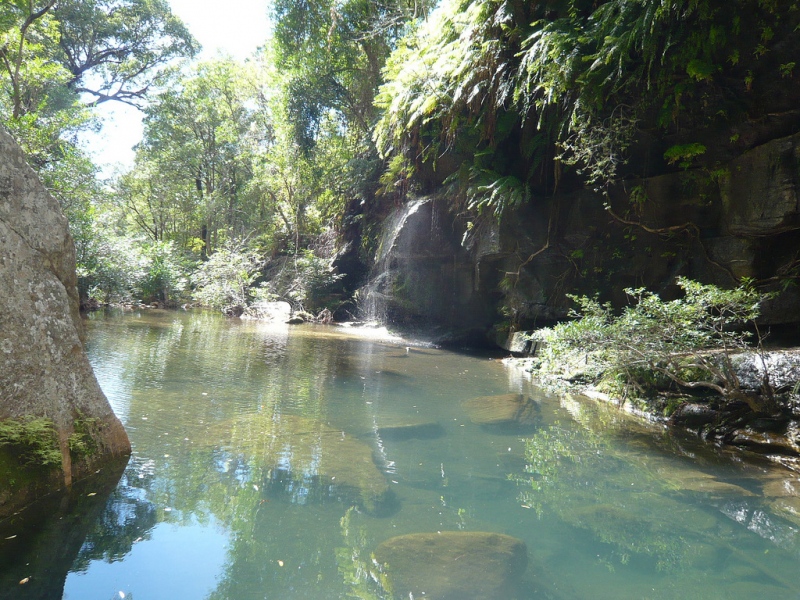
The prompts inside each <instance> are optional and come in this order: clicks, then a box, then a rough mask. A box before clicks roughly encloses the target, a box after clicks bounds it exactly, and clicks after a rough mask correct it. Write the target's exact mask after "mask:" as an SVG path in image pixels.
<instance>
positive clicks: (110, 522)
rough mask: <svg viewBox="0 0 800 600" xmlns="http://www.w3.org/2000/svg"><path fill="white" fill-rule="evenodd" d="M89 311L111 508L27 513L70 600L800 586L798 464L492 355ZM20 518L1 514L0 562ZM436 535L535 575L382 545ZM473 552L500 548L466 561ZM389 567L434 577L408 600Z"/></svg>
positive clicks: (700, 593)
mask: <svg viewBox="0 0 800 600" xmlns="http://www.w3.org/2000/svg"><path fill="white" fill-rule="evenodd" d="M87 326H88V332H89V342H88V351H89V354H90V359H91V361H92V364H93V366H94V368H95V371H96V373H97V376H98V379H99V381H100V383H101V386H102V387H103V389H104V391H105V392H106V394H107V395H108V396H109V400H110V401H111V403H112V405H113V406H114V408H115V410H116V411H117V413H118V414H119V415H120V417H121V418H122V420H123V421H124V423H125V426H126V428H127V430H128V432H129V434H130V437H131V441H132V444H133V452H134V453H133V456H132V457H131V460H130V462H129V464H128V467H127V469H126V471H125V473H124V475H123V477H122V480H121V481H120V482H119V484H118V485H117V487H116V489H115V490H114V491H113V492H112V493H111V494H110V496H109V497H108V498H107V500H105V501H104V502H105V504H104V507H101V510H92V511H87V512H86V513H85V514H83V515H81V514H78V515H75V516H74V517H73V518H74V519H75V524H74V526H72V528H71V529H70V533H69V536H71V538H70V539H72V538H74V539H75V540H76V541H80V540H82V544H80V543H78V544H72V546H70V543H71V542H70V543H68V542H67V540H61V539H60V538H59V537H58V536H63V535H66V534H64V533H61V532H63V530H64V528H63V527H60V528H59V527H57V526H50V525H48V524H47V523H48V520H47V519H48V517H47V514H48V513H47V510H45V509H43V512H42V515H41V516H40V517H38V516H37V517H36V519H35V521H36V522H37V523H39V524H38V525H37V527H36V528H37V531H39V530H41V531H43V532H50V533H46V535H47V536H49V537H47V538H46V540H47V542H46V543H47V544H50V545H52V544H61V545H63V546H64V547H65V548H66V547H68V546H69V547H74V548H75V550H74V552H75V555H74V557H72V558H69V559H68V560H70V561H71V567H69V568H68V571H69V572H68V573H66V572H65V573H62V574H59V573H58V572H57V569H50V570H49V572H50V573H52V577H53V579H54V586H55V588H58V589H61V588H60V587H59V586H60V585H62V584H61V583H59V582H58V581H57V580H58V578H59V577H61V582H64V581H65V584H63V585H64V587H63V590H64V597H65V598H70V599H78V598H100V599H101V600H106V599H109V598H112V597H114V598H117V597H119V598H121V597H122V596H119V594H120V593H122V594H124V596H125V597H126V598H138V599H139V600H142V599H153V598H155V599H158V598H170V599H172V598H211V599H250V598H254V599H255V598H271V599H272V598H274V599H281V600H285V599H286V600H289V599H296V600H331V599H339V598H342V599H343V598H362V599H365V600H369V599H379V598H392V597H398V598H409V597H410V596H409V591H410V592H411V594H412V595H413V597H414V598H417V599H419V598H421V597H427V598H439V599H440V600H469V599H470V598H474V599H482V600H494V599H496V600H511V599H513V598H517V599H518V600H528V599H535V598H543V599H559V600H569V599H586V600H589V599H592V600H593V599H604V598H608V599H619V598H654V599H655V598H659V599H679V598H680V599H684V598H703V599H706V598H712V599H713V598H720V599H738V598H759V599H769V598H797V597H799V596H800V573H798V569H797V564H798V558H800V516H798V515H800V480H798V478H797V477H796V476H795V475H794V474H792V473H790V472H787V471H782V470H777V469H775V468H774V467H772V466H770V465H769V464H767V463H765V462H760V461H759V460H758V459H757V458H752V459H747V460H745V459H744V458H743V456H742V455H741V454H734V453H726V452H722V451H717V450H714V449H712V448H708V447H706V446H703V445H701V444H698V443H697V442H696V440H693V439H691V438H688V437H683V436H680V435H667V433H666V432H665V431H664V430H663V429H660V428H657V427H654V426H650V425H645V424H642V423H641V422H640V421H637V420H636V419H634V418H632V417H630V416H627V415H625V414H624V413H621V412H619V411H617V410H616V409H614V408H613V407H603V406H598V405H596V404H594V403H592V402H591V401H589V400H587V399H581V398H577V397H570V396H565V397H563V398H556V397H548V396H547V395H545V394H543V393H542V392H541V391H539V390H537V389H536V388H535V387H533V386H532V385H531V384H530V383H529V382H528V381H527V380H526V379H525V378H524V377H523V376H521V374H520V373H516V372H514V371H513V370H510V369H507V368H505V367H504V366H503V365H502V364H501V363H500V361H499V360H491V359H489V358H487V357H476V356H468V355H463V354H456V353H451V352H444V351H440V350H437V349H433V348H426V347H421V346H415V345H413V344H409V343H407V342H403V341H402V340H397V339H393V338H391V337H389V336H387V335H386V332H385V331H377V330H370V331H369V335H366V336H365V335H362V334H363V333H364V331H363V330H362V331H358V332H355V331H351V330H346V329H345V328H340V327H321V326H299V327H291V328H290V327H287V326H284V325H279V326H276V325H268V324H265V323H261V322H255V321H239V320H226V319H223V318H220V317H217V316H216V315H212V314H208V313H202V312H192V313H179V312H164V311H149V312H142V313H130V314H122V313H110V314H107V315H102V314H97V315H93V316H92V317H91V318H90V320H89V321H88V323H87ZM354 333H357V335H354ZM478 397H480V400H471V399H475V398H478ZM86 485H87V486H89V488H88V489H91V485H92V483H91V482H88V483H87V484H86ZM76 493H78V492H76ZM80 493H81V494H83V495H84V496H85V495H86V492H85V491H82V492H80ZM31 514H33V513H31ZM31 518H32V517H31ZM62 518H63V515H61V516H57V517H53V519H62ZM28 522H32V521H31V520H30V519H29V520H28ZM58 522H61V521H58ZM14 527H17V529H14ZM20 528H22V525H20V524H18V523H17V522H16V521H14V522H9V523H6V524H3V523H0V558H2V557H3V556H6V554H4V552H5V551H6V549H7V552H12V549H11V546H8V544H10V543H12V542H8V541H4V540H6V538H11V536H14V535H16V536H17V537H16V538H13V540H14V541H15V543H17V542H19V541H20V540H22V539H24V538H25V531H23V530H22V529H20ZM53 531H55V532H59V533H53ZM437 532H444V533H446V532H486V533H491V534H506V535H510V536H513V537H514V538H518V539H519V540H521V541H522V542H524V543H525V545H526V547H527V556H528V560H527V563H526V564H527V566H525V563H523V564H522V567H521V568H522V570H521V571H519V569H517V567H514V568H512V567H510V566H509V565H504V564H502V563H498V564H495V565H494V566H491V565H492V560H493V559H490V558H489V554H488V552H489V551H488V550H487V549H484V548H483V547H482V546H480V545H479V542H475V541H473V542H471V543H472V546H469V547H467V548H466V549H464V550H463V551H462V550H460V549H459V550H458V553H457V554H456V555H454V556H452V557H451V556H448V555H447V552H448V550H449V549H448V548H442V550H441V554H437V555H436V556H434V555H430V556H428V558H427V559H423V560H419V558H417V561H418V562H417V563H416V564H415V565H412V566H411V567H410V569H411V573H412V574H413V576H412V580H418V581H415V583H413V584H406V583H404V581H403V579H402V577H401V576H400V575H397V574H396V573H397V572H398V570H400V567H398V566H397V565H396V564H395V565H394V568H395V571H394V573H395V575H394V577H395V579H392V578H391V576H392V571H391V567H392V565H391V564H390V569H389V571H388V575H387V572H384V571H383V570H382V569H381V568H379V567H378V566H376V565H375V563H374V562H373V561H372V559H371V555H372V553H373V552H376V549H378V548H379V546H380V545H381V543H382V542H385V541H387V540H390V539H391V538H394V537H395V536H401V535H405V534H416V533H420V534H433V535H444V533H443V534H439V533H437ZM28 535H32V534H31V533H29V534H28ZM36 535H37V536H39V537H41V536H42V535H45V533H37V534H36ZM20 536H21V537H20ZM42 539H45V538H42ZM448 539H449V538H448ZM469 539H473V538H469ZM476 539H477V538H476ZM486 539H489V538H486ZM491 539H493V540H495V539H496V538H491ZM434 540H435V538H434ZM39 543H44V542H34V540H27V541H26V545H25V546H24V548H27V549H23V550H19V551H17V550H14V552H15V553H16V554H15V557H14V560H13V561H11V562H10V563H9V565H11V566H8V567H7V568H5V570H4V567H3V565H2V564H0V598H5V597H9V598H11V597H17V596H16V595H15V594H17V593H18V592H19V590H20V589H21V588H20V584H19V581H20V580H21V579H22V578H23V577H24V576H25V575H24V573H25V569H30V568H32V567H31V566H30V565H31V564H32V563H35V561H36V560H37V559H36V557H37V556H39V555H40V552H39V551H38V550H37V548H38V546H37V544H39ZM453 543H457V542H453ZM4 544H6V546H4ZM476 544H478V545H477V546H476ZM451 545H452V544H451ZM475 548H477V551H478V552H484V551H485V552H487V554H486V557H483V555H481V554H479V555H478V556H479V557H480V559H479V560H476V561H475V562H473V563H470V564H471V565H472V566H471V567H465V569H466V570H464V571H458V569H459V567H460V566H461V564H462V563H466V562H468V561H469V560H471V559H470V558H467V554H468V553H469V552H473V551H475ZM416 554H418V556H419V557H424V553H423V552H422V550H421V549H420V550H419V551H416ZM17 555H18V556H17ZM8 556H10V555H8ZM484 558H485V559H484ZM437 560H441V561H445V562H444V563H442V564H444V565H445V566H441V565H439V563H437V562H436V561H437ZM448 561H449V562H448ZM459 561H461V562H459ZM395 562H400V559H399V558H397V559H395ZM12 563H13V564H12ZM26 565H27V566H26ZM436 565H439V566H436ZM428 567H430V568H428ZM65 568H66V567H65ZM426 569H427V571H426ZM514 569H517V571H514ZM393 581H394V582H395V584H396V585H397V586H400V587H402V586H403V585H409V586H413V585H417V584H418V585H425V586H428V587H427V591H426V590H425V589H411V588H409V589H408V590H405V591H403V590H400V589H396V590H395V595H394V596H393V595H392V593H391V592H389V591H388V587H389V586H390V585H391V584H392V582H393ZM398 582H399V583H398ZM423 582H424V583H423ZM32 584H35V582H34V580H33V579H31V580H30V582H29V583H27V584H26V585H27V586H32ZM460 585H461V586H462V587H459V586H460ZM463 586H467V587H468V588H469V589H465V588H464V587H463ZM469 586H472V587H469ZM25 589H26V590H31V593H32V595H31V596H30V597H36V596H35V594H33V591H34V590H35V588H34V587H27V588H25ZM482 590H483V591H482ZM485 590H492V591H485ZM422 591H426V594H425V595H424V596H423V595H422ZM26 597H27V596H26ZM40 597H45V596H42V595H41V594H40Z"/></svg>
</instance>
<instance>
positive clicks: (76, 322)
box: [0, 128, 130, 516]
mask: <svg viewBox="0 0 800 600" xmlns="http://www.w3.org/2000/svg"><path fill="white" fill-rule="evenodd" d="M0 289H2V290H3V292H2V294H0V357H2V359H1V360H2V368H1V369H0V423H2V424H3V425H4V428H5V430H6V433H8V435H7V436H6V437H5V438H4V443H3V444H0V455H2V456H0V470H2V473H0V480H3V481H8V482H13V481H18V480H20V479H19V477H17V476H16V475H15V470H20V471H21V472H22V474H23V475H25V479H26V480H28V481H27V483H26V485H28V484H30V485H29V486H28V487H27V489H28V490H38V491H31V492H30V493H27V492H25V491H24V490H16V492H15V491H14V490H12V491H11V493H10V494H9V495H8V497H13V498H15V499H16V500H10V501H8V502H6V503H5V506H4V505H3V502H2V500H1V499H0V516H2V514H3V512H4V511H6V510H10V509H11V508H12V506H11V505H12V504H18V503H25V502H27V501H30V500H32V499H33V498H34V497H36V496H38V495H39V494H41V493H44V492H46V491H50V490H51V489H52V487H53V486H54V485H55V486H58V485H65V484H66V485H69V484H70V483H71V482H72V480H73V479H75V478H79V477H83V476H85V475H86V474H88V473H90V472H93V471H95V470H97V469H98V468H99V466H100V464H101V463H102V462H103V461H104V460H107V459H108V457H110V456H122V455H127V454H129V453H130V443H129V441H128V437H127V435H126V434H125V431H124V429H123V428H122V424H121V423H120V421H119V420H118V419H117V417H116V416H115V415H114V413H113V411H112V410H111V407H110V406H109V404H108V401H107V399H106V397H105V396H104V395H103V392H102V391H101V389H100V386H99V385H98V383H97V380H96V379H95V376H94V373H93V372H92V368H91V366H90V364H89V360H88V359H87V357H86V354H85V353H84V350H83V345H82V343H81V337H82V332H83V327H82V324H81V320H80V314H79V311H78V309H79V306H78V304H79V300H78V292H77V276H76V272H75V247H74V244H73V242H72V238H71V237H70V234H69V229H68V226H67V220H66V218H65V217H64V215H63V214H62V213H61V210H60V208H59V206H58V203H57V202H56V200H55V199H54V198H53V197H52V196H51V195H50V194H49V193H48V192H47V190H46V189H45V187H44V186H43V185H42V184H41V182H40V181H39V179H38V178H37V176H36V174H35V173H34V172H33V170H32V169H31V168H30V167H29V166H28V165H27V164H26V162H25V157H24V155H23V153H22V150H21V149H20V148H19V146H18V145H17V144H16V143H15V142H14V140H13V139H12V138H11V136H9V135H8V133H6V132H5V131H3V130H2V129H1V128H0ZM35 430H36V431H39V432H40V433H41V432H42V431H43V432H44V433H43V435H41V436H40V437H38V438H37V442H36V445H37V448H38V450H41V451H42V452H43V453H44V456H45V457H47V460H45V463H53V466H52V468H51V467H48V466H47V464H45V465H41V464H39V465H38V466H41V467H45V468H43V469H41V470H42V474H43V476H42V477H37V478H35V481H34V480H30V478H29V477H28V475H29V474H30V468H29V467H30V465H31V464H33V465H34V466H36V465H37V460H36V455H37V453H36V452H34V453H33V457H31V455H30V453H27V454H28V456H27V458H25V455H26V452H19V451H17V450H18V448H16V447H15V446H17V445H18V444H17V442H16V441H15V440H18V441H19V442H20V443H22V444H23V445H27V446H31V443H30V442H31V440H32V436H33V434H34V431H35ZM26 440H27V441H26ZM48 440H49V441H48ZM48 446H52V447H48ZM23 450H24V448H23ZM53 452H55V455H56V456H57V455H60V460H58V459H52V458H49V457H51V456H53ZM20 456H23V459H22V464H19V462H20V461H19V460H18V459H19V458H20ZM26 463H27V464H26ZM59 463H60V464H59ZM44 480H47V483H45V484H42V481H44ZM4 492H7V493H8V492H9V489H8V486H6V489H4Z"/></svg>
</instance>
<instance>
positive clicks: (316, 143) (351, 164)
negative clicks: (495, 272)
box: [0, 0, 800, 319]
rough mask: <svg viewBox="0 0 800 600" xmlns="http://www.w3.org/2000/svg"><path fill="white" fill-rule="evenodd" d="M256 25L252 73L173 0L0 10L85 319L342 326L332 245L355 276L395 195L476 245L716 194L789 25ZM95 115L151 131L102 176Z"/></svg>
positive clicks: (369, 7)
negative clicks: (72, 245)
mask: <svg viewBox="0 0 800 600" xmlns="http://www.w3.org/2000/svg"><path fill="white" fill-rule="evenodd" d="M270 16H271V19H272V22H273V26H274V27H273V29H272V32H271V33H268V32H265V43H264V46H263V48H262V49H261V50H259V51H258V52H257V53H256V54H255V55H254V56H252V57H251V58H250V59H249V60H247V61H245V62H239V61H236V60H234V59H232V58H230V57H225V56H219V57H217V58H215V59H212V60H206V61H203V62H196V61H192V60H191V59H193V58H194V56H195V54H196V53H197V51H198V45H197V43H196V41H195V40H194V39H193V38H192V36H191V35H190V33H189V32H188V30H187V29H186V27H185V26H184V25H183V24H182V23H181V22H180V20H179V19H177V18H176V17H175V16H174V15H173V14H172V13H171V12H170V10H169V6H168V3H167V2H166V0H89V1H84V0H81V1H78V0H64V1H59V2H55V0H37V1H33V0H30V1H29V0H12V1H11V2H6V3H5V4H3V6H2V8H0V118H2V120H3V122H4V125H5V126H6V127H7V128H8V129H9V130H10V131H11V133H12V134H13V135H14V136H15V137H16V138H17V140H19V142H20V143H21V144H22V146H23V148H24V149H25V151H26V152H27V154H28V157H29V160H30V162H31V164H32V166H33V167H34V168H35V169H36V170H37V171H38V172H39V174H40V176H41V177H42V179H43V180H44V182H45V184H46V185H47V186H48V187H49V188H50V189H51V190H52V191H53V193H54V194H55V196H56V197H57V198H58V199H59V201H60V202H61V203H62V206H63V207H64V210H65V213H66V214H67V216H68V219H69V221H70V226H71V229H72V233H73V237H74V239H75V242H76V249H77V256H78V271H79V277H80V293H81V298H82V301H83V302H85V303H89V304H91V303H104V302H112V301H116V302H137V301H143V302H148V303H153V302H158V303H159V304H160V305H167V306H171V305H178V304H181V303H184V302H192V301H195V302H200V303H202V304H205V305H207V306H211V307H214V308H217V309H221V310H225V311H226V312H229V313H231V314H239V313H240V312H241V311H243V310H246V309H247V307H248V306H249V305H250V304H251V303H252V302H254V301H257V300H268V299H286V300H289V301H290V302H292V303H293V304H295V305H296V308H308V309H309V310H313V311H319V310H321V309H323V308H330V309H335V308H336V306H338V305H340V303H341V301H342V300H344V299H346V297H347V296H348V295H350V294H352V292H353V291H354V290H353V289H345V288H344V283H343V282H344V281H347V279H343V276H344V275H345V274H343V273H337V272H335V271H334V269H333V267H332V258H333V256H334V255H335V249H336V247H337V241H338V240H341V239H342V238H343V237H346V238H347V241H349V242H355V244H354V245H353V247H356V248H357V247H358V244H359V242H360V249H361V258H362V259H363V260H364V261H365V262H369V261H370V260H371V257H370V256H367V255H368V254H369V250H370V249H371V248H372V247H374V245H375V239H376V236H377V234H376V229H377V228H376V223H377V222H380V221H381V219H383V218H384V217H385V215H386V214H387V212H388V211H389V210H391V209H392V208H393V206H394V205H396V204H401V203H402V202H403V201H404V199H405V197H406V196H407V195H408V194H409V193H415V192H429V191H433V190H442V189H443V188H444V190H445V192H446V194H447V197H448V198H449V199H450V200H451V208H452V211H453V213H454V214H457V215H458V219H461V220H462V221H463V222H464V223H467V229H468V230H475V231H480V230H481V229H480V227H481V223H482V222H486V221H496V220H500V219H501V218H504V216H505V215H513V213H514V212H515V211H518V210H519V209H522V208H525V207H528V206H530V205H532V204H535V203H540V202H543V201H544V200H543V199H544V198H546V197H548V196H550V195H552V194H554V193H555V192H556V191H560V190H562V189H568V190H570V189H571V190H575V189H578V188H583V187H585V186H587V185H588V186H591V187H592V188H594V189H595V190H597V191H599V192H602V193H605V194H608V193H609V189H611V187H612V186H613V185H614V184H615V183H616V182H618V181H620V180H626V179H638V178H641V177H647V176H650V175H653V174H657V173H663V172H669V171H677V170H679V169H683V170H690V171H697V173H701V174H702V175H701V176H699V177H701V178H702V179H703V181H707V182H708V183H709V185H711V184H713V185H714V186H716V187H719V182H720V181H722V180H723V179H724V177H723V175H724V174H725V173H726V172H727V171H725V168H726V167H725V164H726V163H725V162H724V161H722V160H720V159H719V156H718V155H719V153H720V151H721V150H720V149H719V148H718V147H715V146H714V144H713V143H712V141H711V138H710V137H709V136H710V135H711V134H710V133H709V132H713V131H717V132H719V131H723V130H724V129H725V128H726V127H728V126H730V125H731V124H735V123H741V122H744V121H747V122H754V121H756V120H758V118H759V117H761V116H764V115H762V114H761V111H763V110H764V109H763V105H764V102H762V101H763V99H764V98H765V97H768V96H770V95H771V94H772V91H774V90H772V88H770V86H769V82H770V81H782V82H784V83H782V85H784V86H785V85H787V84H786V83H785V82H788V81H790V80H791V79H792V77H793V75H792V74H793V69H794V65H795V62H794V57H793V54H792V48H794V45H793V44H794V40H795V38H796V37H797V35H798V31H799V30H798V23H799V22H800V10H798V5H797V3H796V2H794V1H791V0H781V1H765V0H741V1H739V2H736V3H734V4H730V3H728V2H724V1H723V0H680V1H677V2H669V3H665V2H662V1H660V0H638V1H636V2H631V1H628V0H605V1H602V2H595V1H591V0H548V1H547V2H533V3H524V2H515V1H508V0H444V1H443V2H441V3H436V2H433V1H432V0H423V1H415V2H408V1H406V0H389V1H387V2H380V3H375V2H367V1H365V0H344V1H336V2H334V1H333V0H319V1H315V2H312V3H298V2H293V1H289V0H276V1H275V2H273V3H272V4H271V6H270ZM183 59H186V60H183ZM109 101H115V102H124V103H127V104H132V105H135V106H138V107H140V108H141V109H142V111H143V113H144V137H143V139H142V141H141V143H140V144H139V145H138V146H137V148H136V158H135V164H134V165H133V166H132V167H131V168H130V169H128V170H127V171H126V172H122V173H117V174H115V175H114V176H113V177H112V178H111V179H110V180H108V181H99V176H98V173H97V169H96V168H95V166H94V165H93V164H92V163H91V161H90V160H89V158H88V157H87V155H86V154H85V153H84V152H83V151H82V150H81V149H80V147H79V146H78V144H77V143H76V139H77V136H78V135H79V134H80V133H81V132H83V131H85V130H87V129H89V128H92V127H95V126H96V123H95V121H94V118H95V117H94V115H93V109H94V107H96V106H97V105H98V104H100V103H104V102H109ZM720 135H722V137H721V138H719V139H722V140H724V141H725V144H724V145H725V146H726V147H727V146H729V145H731V144H733V145H735V144H739V143H741V140H740V137H739V133H738V132H736V131H730V132H728V131H725V132H724V134H720ZM718 137H719V136H718ZM642 138H647V139H648V140H651V139H656V140H658V142H657V143H655V144H651V143H650V142H647V144H650V146H648V148H646V149H645V148H642V147H640V146H641V145H642V144H643V143H645V142H642ZM728 141H730V144H728ZM639 155H641V156H639ZM637 159H638V160H637ZM691 176H693V174H692V173H688V174H687V177H691ZM630 189H632V190H633V192H632V193H631V194H630V196H631V207H632V210H634V211H635V212H636V214H637V215H639V216H641V215H642V214H644V212H646V208H647V204H648V198H647V194H646V193H645V192H644V190H645V187H644V186H642V185H632V186H630ZM702 193H703V194H705V193H706V192H705V191H703V192H702ZM555 212H556V211H555V210H554V211H553V213H555ZM609 214H612V213H609ZM623 216H624V215H623ZM549 230H550V228H548V231H549ZM628 239H629V240H630V241H634V240H635V239H636V237H635V236H634V235H633V234H631V235H630V236H629V237H628ZM545 248H546V249H553V250H555V248H554V247H551V245H550V240H549V237H548V242H547V244H546V245H545ZM565 255H566V256H568V257H569V258H570V260H571V261H572V262H573V264H574V265H575V267H576V272H577V273H578V276H580V277H595V278H598V277H599V276H600V274H601V273H603V275H604V276H608V277H610V273H609V269H608V267H607V265H600V264H595V265H594V266H591V265H589V264H588V263H589V262H590V259H589V258H588V252H587V251H586V249H583V248H577V249H576V248H570V249H567V250H566V251H565ZM615 256H616V255H615ZM619 257H621V254H620V255H619ZM619 257H617V258H619ZM531 258H533V257H531ZM529 261H530V259H529V260H528V261H527V262H523V263H522V264H523V266H524V265H526V264H528V262H529ZM579 262H580V263H586V264H585V265H584V264H581V265H579V264H578V263H579ZM520 268H521V267H520ZM518 276H519V271H518V272H517V273H516V276H515V273H513V272H512V273H506V277H503V278H502V279H501V283H500V284H499V285H500V287H501V288H502V289H501V291H502V292H503V293H504V294H505V295H506V296H511V295H513V294H511V293H510V290H511V289H512V288H513V287H514V286H515V285H516V281H517V279H518V278H519V277H518ZM351 284H352V282H348V285H351ZM351 287H352V285H351ZM514 302H516V300H514V299H511V300H508V298H507V304H508V305H509V306H511V305H513V304H514ZM509 310H510V312H515V311H516V309H509ZM514 318H515V319H516V317H514Z"/></svg>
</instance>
